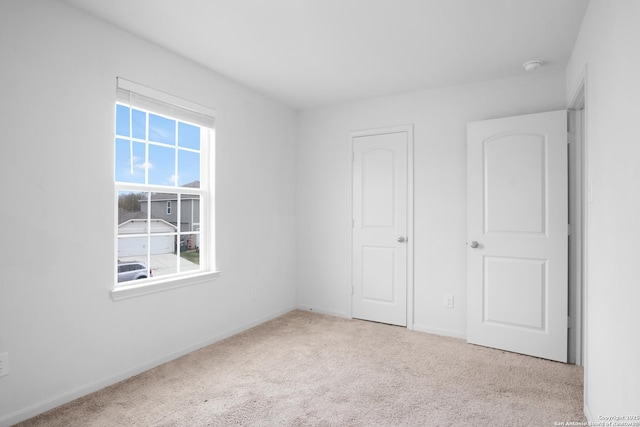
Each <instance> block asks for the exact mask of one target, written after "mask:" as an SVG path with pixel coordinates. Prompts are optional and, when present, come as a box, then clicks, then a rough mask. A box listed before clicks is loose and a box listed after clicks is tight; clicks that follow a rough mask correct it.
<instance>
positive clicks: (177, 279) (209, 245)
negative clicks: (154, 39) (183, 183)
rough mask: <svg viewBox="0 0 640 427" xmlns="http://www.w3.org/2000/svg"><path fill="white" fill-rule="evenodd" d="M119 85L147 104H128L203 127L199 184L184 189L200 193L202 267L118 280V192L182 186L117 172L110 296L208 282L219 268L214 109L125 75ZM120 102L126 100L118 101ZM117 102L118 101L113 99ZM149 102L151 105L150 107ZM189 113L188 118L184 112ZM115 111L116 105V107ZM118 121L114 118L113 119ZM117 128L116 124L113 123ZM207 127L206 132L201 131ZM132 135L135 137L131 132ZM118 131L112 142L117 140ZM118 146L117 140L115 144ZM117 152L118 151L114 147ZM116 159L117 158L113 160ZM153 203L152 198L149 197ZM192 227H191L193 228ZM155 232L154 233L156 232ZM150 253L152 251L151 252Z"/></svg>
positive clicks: (129, 295) (170, 190) (123, 296)
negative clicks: (123, 177)
mask: <svg viewBox="0 0 640 427" xmlns="http://www.w3.org/2000/svg"><path fill="white" fill-rule="evenodd" d="M117 88H118V91H119V93H120V95H119V97H120V98H121V97H122V91H126V92H129V93H131V94H133V95H136V96H137V95H140V96H141V97H142V98H143V102H147V104H143V105H140V104H136V103H133V102H130V105H129V107H133V108H136V109H140V110H146V111H147V112H152V113H154V114H160V115H165V116H167V117H170V118H172V119H175V120H178V121H181V122H187V123H193V124H196V125H199V126H200V127H201V143H200V156H201V168H200V188H188V189H187V190H184V191H185V192H186V193H191V194H198V195H199V196H200V205H201V213H200V215H201V216H200V223H199V226H200V234H199V235H200V238H199V241H200V269H198V270H195V271H187V272H182V273H176V274H171V275H169V276H167V277H166V278H158V277H156V278H150V279H142V280H136V281H132V282H125V283H126V284H125V285H123V284H120V285H119V284H118V282H117V274H118V273H117V272H118V224H117V223H118V220H117V218H118V214H117V210H118V194H119V192H120V191H147V192H166V193H173V192H176V190H177V189H181V188H182V187H171V186H166V187H165V186H157V185H149V184H131V183H122V182H117V181H115V176H114V215H115V217H114V221H113V223H114V244H115V247H114V257H113V259H114V277H113V280H112V289H111V297H112V299H113V300H114V301H118V300H122V299H127V298H132V297H137V296H142V295H147V294H152V293H156V292H162V291H166V290H169V289H175V288H180V287H184V286H190V285H195V284H200V283H205V282H211V281H212V280H213V279H215V278H216V277H217V276H218V275H219V274H220V272H219V271H217V270H216V262H215V240H214V239H215V233H214V226H215V219H214V218H215V216H214V213H215V211H214V200H215V198H214V194H215V193H214V189H215V182H214V177H215V174H214V173H213V168H214V166H215V155H214V154H215V128H214V125H213V120H214V118H215V111H214V110H212V109H210V108H208V107H204V106H201V105H198V104H194V103H192V102H189V101H186V100H184V99H181V98H178V97H175V96H173V95H169V94H166V93H164V92H161V91H158V90H155V89H151V88H148V87H146V86H143V85H140V84H137V83H134V82H131V81H129V80H125V79H123V78H118V79H117ZM155 101H159V102H160V103H162V104H163V107H164V106H166V105H169V106H174V107H176V114H175V115H174V114H171V113H166V112H164V111H158V110H156V109H154V108H153V106H154V102H155ZM117 102H118V103H123V102H121V101H117ZM114 105H115V103H114ZM147 105H149V107H147ZM185 112H186V113H187V118H186V119H185V116H184V113H185ZM114 114H115V108H114ZM197 115H199V117H202V120H199V119H198V120H196V121H194V120H189V118H190V117H193V116H197ZM113 122H114V123H115V119H114V121H113ZM114 128H115V126H114ZM202 131H204V132H202ZM130 137H132V136H131V135H130ZM115 138H116V135H115V131H114V138H113V139H112V144H114V142H115ZM114 150H115V144H114ZM114 153H115V151H114ZM114 163H115V162H114ZM149 203H150V201H149ZM179 207H180V203H178V213H179V212H180V209H179ZM148 211H149V212H151V206H150V205H149V209H148ZM177 231H178V234H177V236H178V245H179V241H180V236H181V235H182V234H183V233H182V232H181V230H180V227H179V226H178V230H177ZM190 231H191V230H190ZM154 236H155V234H154ZM148 256H149V255H148ZM147 266H149V267H150V263H149V259H148V260H147Z"/></svg>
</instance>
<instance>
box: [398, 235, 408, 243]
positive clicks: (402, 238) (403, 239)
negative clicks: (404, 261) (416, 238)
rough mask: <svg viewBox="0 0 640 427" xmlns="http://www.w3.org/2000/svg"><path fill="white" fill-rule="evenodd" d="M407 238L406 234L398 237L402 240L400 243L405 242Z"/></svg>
mask: <svg viewBox="0 0 640 427" xmlns="http://www.w3.org/2000/svg"><path fill="white" fill-rule="evenodd" d="M405 240H407V239H406V238H405V237H404V236H400V237H398V242H400V243H402V242H404V241H405Z"/></svg>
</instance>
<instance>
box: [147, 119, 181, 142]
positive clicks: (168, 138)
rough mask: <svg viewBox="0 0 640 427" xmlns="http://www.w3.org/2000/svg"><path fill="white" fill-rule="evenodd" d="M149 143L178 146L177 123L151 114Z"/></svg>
mask: <svg viewBox="0 0 640 427" xmlns="http://www.w3.org/2000/svg"><path fill="white" fill-rule="evenodd" d="M149 141H155V142H162V143H164V144H171V145H175V144H176V121H175V120H171V119H167V118H164V117H161V116H156V115H155V114H151V113H149Z"/></svg>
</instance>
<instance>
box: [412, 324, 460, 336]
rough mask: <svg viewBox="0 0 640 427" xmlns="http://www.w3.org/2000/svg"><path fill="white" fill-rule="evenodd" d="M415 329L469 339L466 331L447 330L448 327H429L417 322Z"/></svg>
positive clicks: (414, 325)
mask: <svg viewBox="0 0 640 427" xmlns="http://www.w3.org/2000/svg"><path fill="white" fill-rule="evenodd" d="M413 330H414V331H418V332H426V333H428V334H435V335H443V336H445V337H452V338H460V339H463V340H466V339H467V334H465V333H464V332H458V331H450V330H447V329H438V328H432V327H429V326H425V325H419V324H416V323H414V324H413Z"/></svg>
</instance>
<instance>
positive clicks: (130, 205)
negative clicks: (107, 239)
mask: <svg viewBox="0 0 640 427" xmlns="http://www.w3.org/2000/svg"><path fill="white" fill-rule="evenodd" d="M147 198H148V193H144V192H136V191H119V192H118V236H125V237H126V235H128V234H142V233H146V232H147V211H146V205H147ZM128 255H130V254H127V256H128ZM135 255H137V253H136V254H135Z"/></svg>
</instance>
